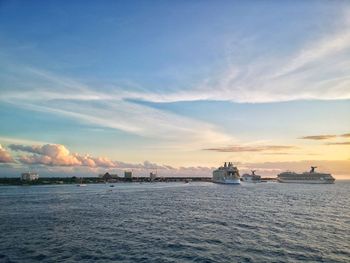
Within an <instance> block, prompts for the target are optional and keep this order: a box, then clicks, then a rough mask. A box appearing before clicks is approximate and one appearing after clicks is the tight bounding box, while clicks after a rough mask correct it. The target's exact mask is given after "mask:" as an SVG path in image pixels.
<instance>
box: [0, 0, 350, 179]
mask: <svg viewBox="0 0 350 263" xmlns="http://www.w3.org/2000/svg"><path fill="white" fill-rule="evenodd" d="M349 12H350V4H349V3H348V2H347V1H333V2H332V3H330V2H329V1H283V2H280V1H249V2H247V3H242V2H241V1H219V2H217V1H216V2H213V1H177V2H170V1H155V2H147V1H144V2H132V1H118V2H115V1H100V2H96V1H74V3H71V2H68V1H61V2H58V1H45V2H44V1H1V3H0V121H1V123H2V124H3V125H1V127H0V144H1V145H2V146H1V147H0V153H2V154H3V155H4V156H5V157H3V159H1V158H0V160H3V161H2V163H3V164H2V166H1V167H0V173H2V174H8V173H9V174H16V173H18V171H20V170H24V169H34V170H35V169H37V170H40V171H41V172H42V173H46V174H49V173H50V172H56V173H65V174H73V173H76V172H77V171H80V170H81V171H82V172H81V173H89V174H96V173H97V172H99V171H100V170H105V169H129V168H130V169H131V168H133V169H136V168H135V165H134V164H142V165H143V166H142V168H145V167H144V166H149V164H148V163H146V165H145V163H144V161H151V162H152V164H154V165H159V166H164V165H170V166H172V169H173V170H171V171H170V172H174V171H176V172H177V173H181V172H184V173H185V172H186V171H187V170H186V171H184V170H181V169H182V168H184V167H194V168H193V169H194V170H193V171H192V172H194V173H197V172H198V173H202V174H203V173H208V169H209V168H210V167H213V166H218V165H219V164H220V163H221V162H222V161H228V160H229V159H230V160H231V161H233V162H237V163H239V164H240V165H241V168H242V169H250V167H253V168H258V169H259V167H260V166H261V171H262V172H263V173H264V172H266V173H267V174H268V173H274V172H276V171H278V170H279V169H283V168H285V166H284V165H282V164H284V163H285V162H290V163H289V165H290V167H291V169H293V167H295V169H301V168H302V167H300V166H298V165H300V164H302V165H304V166H306V167H305V169H307V165H309V164H311V163H315V162H320V165H321V167H322V168H324V169H325V170H331V171H332V170H336V173H338V174H343V173H346V171H347V170H349V169H350V166H349V158H350V156H349V147H350V146H349V145H348V144H347V143H348V142H349V141H348V140H349V139H348V137H347V136H342V135H344V134H348V133H349V132H350V119H349V118H348V114H349V112H350V88H349V87H350V85H349V84H350V62H349V61H350V33H349V32H350V30H349V29H350V19H349V17H350V16H349V14H350V13H349ZM310 135H315V136H316V135H334V137H332V139H323V140H314V139H300V138H302V137H305V136H310ZM13 144H16V145H19V144H20V145H26V146H33V145H41V146H42V145H46V144H48V145H56V146H57V145H62V146H64V147H65V149H69V151H70V152H69V153H67V152H64V151H63V150H62V149H63V148H62V147H58V146H57V149H56V150H55V151H54V152H55V153H54V154H53V153H52V152H47V151H46V150H47V149H46V148H43V150H40V151H39V150H38V148H35V149H34V150H31V151H27V150H28V148H18V147H13ZM11 145H12V146H11ZM231 146H232V147H236V148H232V149H231V151H225V152H223V151H220V150H206V149H222V148H224V147H231ZM237 146H239V147H240V148H238V149H237ZM270 146H282V148H281V149H283V150H281V149H280V148H278V149H279V150H276V147H270ZM242 147H243V148H242ZM244 147H248V148H244ZM254 147H255V148H254ZM261 147H267V148H264V150H262V149H261ZM283 147H284V148H283ZM288 147H289V148H288ZM253 148H254V149H253ZM19 149H20V150H19ZM23 149H26V150H23ZM50 149H51V148H50ZM61 150H62V151H63V152H61ZM65 154H66V155H65ZM72 154H77V156H76V158H77V159H76V160H74V161H72V158H73V157H72V156H71V155H72ZM78 155H79V156H78ZM87 155H89V156H93V158H102V157H103V158H105V159H104V160H106V159H108V160H111V162H112V163H113V162H116V163H113V164H107V163H105V164H103V165H98V164H97V162H95V163H94V164H91V165H88V164H86V162H85V163H83V161H82V159H81V158H80V157H81V156H87ZM9 156H10V157H11V158H8V157H9ZM71 157H72V158H71ZM65 158H66V159H65ZM79 158H80V159H79ZM64 160H68V161H69V163H65V162H64ZM91 160H92V159H91ZM91 160H90V159H89V161H91ZM85 161H86V159H85ZM95 161H96V160H95ZM117 162H123V165H119V166H118V165H117ZM322 162H323V163H322ZM329 162H336V164H330V163H329ZM124 163H127V164H130V165H129V166H130V167H128V165H124ZM264 163H272V164H271V167H269V168H266V164H265V166H262V165H261V164H264ZM339 163H341V165H339ZM322 164H323V166H322ZM0 165H1V164H0ZM259 165H260V166H259ZM198 166H200V167H198ZM340 166H341V168H339V167H340ZM140 167H141V166H140ZM181 167H182V168H181ZM344 167H345V168H346V169H344ZM146 168H147V169H148V168H149V169H151V168H150V167H146ZM202 168H203V169H202ZM348 168H349V169H348ZM79 169H80V170H79ZM140 169H141V168H140ZM264 169H265V170H264ZM141 170H142V169H141ZM141 170H140V173H142V172H144V171H141ZM168 170H169V169H168ZM168 170H167V171H164V173H169V171H168ZM271 171H272V172H271Z"/></svg>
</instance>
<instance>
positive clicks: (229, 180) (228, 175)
mask: <svg viewBox="0 0 350 263" xmlns="http://www.w3.org/2000/svg"><path fill="white" fill-rule="evenodd" d="M240 182H241V181H240V176H239V171H238V169H237V167H235V166H233V164H232V163H231V162H229V163H226V162H225V164H224V166H220V167H219V168H218V169H216V170H214V171H213V183H219V184H240Z"/></svg>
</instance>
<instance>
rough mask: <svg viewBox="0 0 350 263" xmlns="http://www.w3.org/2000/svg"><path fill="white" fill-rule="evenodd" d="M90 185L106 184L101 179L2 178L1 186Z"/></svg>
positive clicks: (0, 179)
mask: <svg viewBox="0 0 350 263" xmlns="http://www.w3.org/2000/svg"><path fill="white" fill-rule="evenodd" d="M82 183H84V184H89V183H104V180H103V179H102V178H99V177H86V178H78V177H75V176H73V177H42V178H39V179H37V180H33V181H25V180H21V178H0V185H1V184H3V185H43V184H82Z"/></svg>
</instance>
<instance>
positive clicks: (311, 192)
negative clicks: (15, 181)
mask: <svg viewBox="0 0 350 263" xmlns="http://www.w3.org/2000/svg"><path fill="white" fill-rule="evenodd" d="M38 261H42V262H350V181H337V182H336V183H335V184H334V185H302V184H279V183H261V184H253V183H252V184H249V183H248V184H245V185H241V186H228V185H216V184H212V183H189V184H185V183H153V184H150V183H143V184H139V183H124V184H115V187H113V188H112V187H109V185H105V184H103V185H102V184H99V185H88V186H86V187H77V186H75V185H55V186H53V185H51V186H20V187H18V186H1V187H0V262H38Z"/></svg>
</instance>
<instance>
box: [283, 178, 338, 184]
mask: <svg viewBox="0 0 350 263" xmlns="http://www.w3.org/2000/svg"><path fill="white" fill-rule="evenodd" d="M277 181H278V182H279V183H289V184H334V181H335V180H288V179H277Z"/></svg>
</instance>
